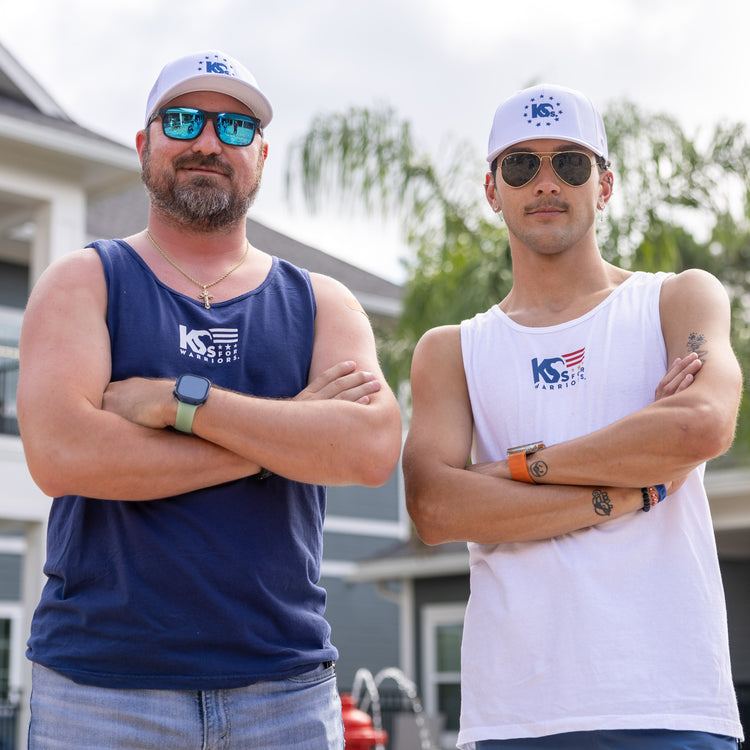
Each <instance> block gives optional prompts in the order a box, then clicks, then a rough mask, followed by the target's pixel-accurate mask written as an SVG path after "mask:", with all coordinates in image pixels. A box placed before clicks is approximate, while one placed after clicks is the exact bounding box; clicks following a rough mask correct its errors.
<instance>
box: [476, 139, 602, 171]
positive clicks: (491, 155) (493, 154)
mask: <svg viewBox="0 0 750 750" xmlns="http://www.w3.org/2000/svg"><path fill="white" fill-rule="evenodd" d="M524 141H565V142H566V143H575V144H576V145H578V146H583V147H584V148H587V149H588V150H589V151H591V152H592V153H593V154H596V155H597V156H601V157H603V158H606V157H605V156H604V154H602V153H601V152H600V151H599V150H598V149H595V148H592V146H591V144H590V143H586V141H584V140H582V139H580V138H570V137H567V136H563V135H559V134H557V135H541V134H540V135H536V134H534V135H533V136H530V137H529V136H525V137H523V138H517V139H516V140H514V141H511V142H510V143H505V144H503V145H502V146H501V147H500V148H496V149H495V150H494V151H492V152H491V153H489V154H487V163H488V164H492V162H493V161H494V160H495V159H496V158H497V157H498V156H500V154H502V153H503V151H507V150H508V149H509V148H511V147H512V146H517V145H518V144H519V143H523V142H524Z"/></svg>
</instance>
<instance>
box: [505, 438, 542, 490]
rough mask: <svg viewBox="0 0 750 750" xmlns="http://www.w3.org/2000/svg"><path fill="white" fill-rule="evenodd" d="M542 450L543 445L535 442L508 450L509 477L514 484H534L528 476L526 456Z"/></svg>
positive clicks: (532, 479)
mask: <svg viewBox="0 0 750 750" xmlns="http://www.w3.org/2000/svg"><path fill="white" fill-rule="evenodd" d="M542 448H544V443H542V442H541V441H536V442H535V443H526V445H517V446H516V447H515V448H508V467H509V468H510V476H511V478H512V479H515V480H516V482H527V483H528V484H536V482H535V481H534V478H533V477H532V476H531V474H529V467H528V465H527V463H526V456H530V455H531V454H532V453H536V452H537V451H538V450H541V449H542Z"/></svg>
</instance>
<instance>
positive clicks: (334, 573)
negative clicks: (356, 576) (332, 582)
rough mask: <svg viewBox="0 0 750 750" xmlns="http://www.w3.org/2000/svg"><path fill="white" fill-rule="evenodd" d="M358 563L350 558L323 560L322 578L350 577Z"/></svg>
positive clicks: (321, 566) (321, 565)
mask: <svg viewBox="0 0 750 750" xmlns="http://www.w3.org/2000/svg"><path fill="white" fill-rule="evenodd" d="M355 567H356V563H353V562H351V561H350V560H325V559H324V560H323V562H321V564H320V577H321V578H344V579H348V578H349V576H350V575H351V574H352V572H353V571H354V568H355Z"/></svg>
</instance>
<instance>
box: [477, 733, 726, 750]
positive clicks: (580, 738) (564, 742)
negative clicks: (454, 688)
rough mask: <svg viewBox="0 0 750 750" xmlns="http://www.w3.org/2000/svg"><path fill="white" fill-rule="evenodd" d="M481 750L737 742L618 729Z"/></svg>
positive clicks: (677, 749)
mask: <svg viewBox="0 0 750 750" xmlns="http://www.w3.org/2000/svg"><path fill="white" fill-rule="evenodd" d="M476 744H477V750H635V749H636V748H638V750H737V740H736V739H734V738H733V737H724V736H723V735H719V734H709V733H708V732H680V731H677V732H675V731H671V730H669V729H617V730H602V731H596V732H568V733H566V734H551V735H548V736H546V737H527V738H523V739H517V740H483V741H482V742H477V743H476Z"/></svg>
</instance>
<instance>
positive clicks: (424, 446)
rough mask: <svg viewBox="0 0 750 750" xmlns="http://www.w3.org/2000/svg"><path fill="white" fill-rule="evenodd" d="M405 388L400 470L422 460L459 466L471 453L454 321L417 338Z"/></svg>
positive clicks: (470, 427) (469, 415)
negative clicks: (408, 410) (407, 403)
mask: <svg viewBox="0 0 750 750" xmlns="http://www.w3.org/2000/svg"><path fill="white" fill-rule="evenodd" d="M411 390H412V420H411V425H410V427H409V434H408V436H407V439H406V444H405V446H404V467H405V470H406V468H407V466H408V467H415V466H417V465H422V464H424V463H425V462H426V463H433V464H434V463H437V464H442V465H444V466H450V467H453V468H464V467H465V466H466V464H467V463H468V461H469V456H470V452H471V443H472V435H473V418H472V413H471V403H470V401H469V393H468V388H467V385H466V376H465V373H464V368H463V359H462V356H461V344H460V332H459V328H458V326H446V327H443V328H438V329H433V330H432V331H429V332H428V333H427V334H425V336H423V337H422V339H421V340H420V342H419V344H418V345H417V347H416V349H415V350H414V357H413V360H412V372H411Z"/></svg>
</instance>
